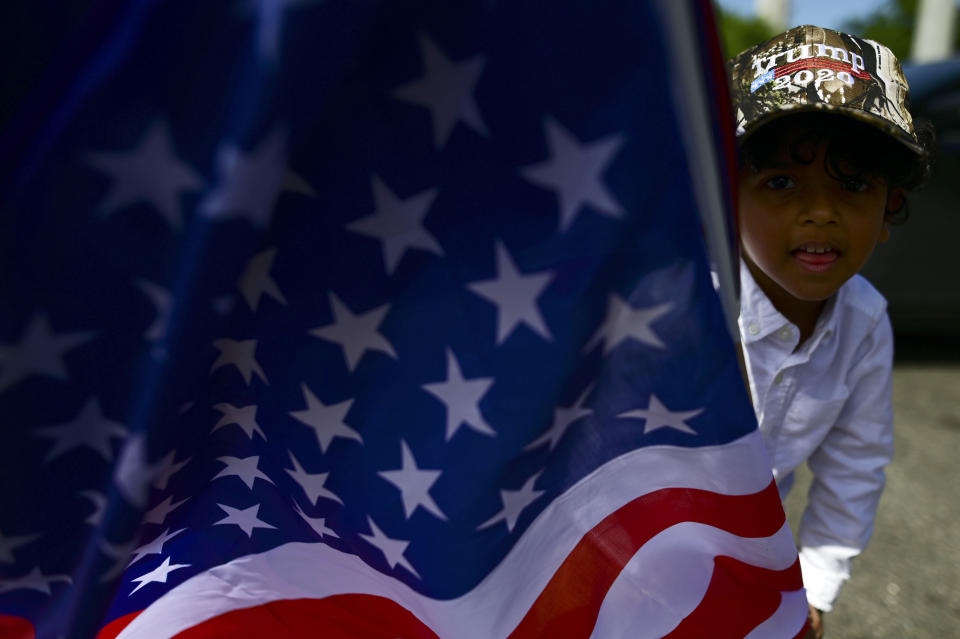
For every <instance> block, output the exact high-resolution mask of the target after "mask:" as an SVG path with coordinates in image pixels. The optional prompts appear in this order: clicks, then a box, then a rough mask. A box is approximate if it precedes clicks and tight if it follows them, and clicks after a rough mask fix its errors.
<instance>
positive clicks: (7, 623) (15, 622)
mask: <svg viewBox="0 0 960 639" xmlns="http://www.w3.org/2000/svg"><path fill="white" fill-rule="evenodd" d="M36 636H37V633H36V631H35V630H34V629H33V624H32V623H30V621H29V620H27V619H24V618H23V617H14V616H13V615H3V614H0V637H3V639H34V637H36Z"/></svg>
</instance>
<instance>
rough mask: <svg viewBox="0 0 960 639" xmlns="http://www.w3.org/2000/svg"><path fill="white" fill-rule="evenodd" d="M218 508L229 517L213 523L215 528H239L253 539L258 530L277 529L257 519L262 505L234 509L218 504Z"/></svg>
mask: <svg viewBox="0 0 960 639" xmlns="http://www.w3.org/2000/svg"><path fill="white" fill-rule="evenodd" d="M217 506H220V509H221V510H223V512H225V513H227V516H226V517H224V518H223V519H221V520H220V521H215V522H213V525H214V526H217V525H223V526H229V525H233V526H237V527H238V528H240V530H242V531H243V532H244V533H245V534H246V535H247V537H249V538H251V539H252V538H253V531H254V530H256V529H257V528H273V529H275V528H276V526H271V525H270V524H268V523H267V522H265V521H263V520H262V519H260V518H258V517H257V513H259V512H260V504H254V505H253V506H250V507H249V508H243V509H239V508H233V507H231V506H227V505H225V504H217Z"/></svg>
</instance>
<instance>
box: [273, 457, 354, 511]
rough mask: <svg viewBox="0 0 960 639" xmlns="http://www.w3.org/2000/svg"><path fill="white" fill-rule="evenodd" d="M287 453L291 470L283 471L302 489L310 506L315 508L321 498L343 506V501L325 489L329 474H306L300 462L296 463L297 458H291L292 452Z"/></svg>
mask: <svg viewBox="0 0 960 639" xmlns="http://www.w3.org/2000/svg"><path fill="white" fill-rule="evenodd" d="M287 452H288V453H289V454H290V459H291V461H293V470H290V469H289V468H284V470H285V471H287V474H289V475H290V476H291V477H293V481H295V482H297V484H299V485H300V488H302V489H303V492H304V494H305V495H306V496H307V499H308V500H309V501H310V505H311V506H316V505H317V500H318V499H320V498H321V497H323V498H324V499H332V500H333V501H335V502H337V503H338V504H340V505H341V506H342V505H343V500H342V499H340V498H339V497H337V496H336V495H335V494H334V493H333V492H331V491H330V490H329V489H328V488H327V487H326V483H327V477H328V476H329V475H330V473H308V472H307V471H305V470H304V469H303V466H301V465H300V462H299V461H297V458H296V457H294V456H293V452H291V451H287Z"/></svg>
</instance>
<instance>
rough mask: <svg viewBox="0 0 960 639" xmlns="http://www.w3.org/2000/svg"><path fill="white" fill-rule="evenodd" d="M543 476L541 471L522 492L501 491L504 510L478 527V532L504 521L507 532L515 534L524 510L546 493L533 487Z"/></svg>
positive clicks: (525, 485)
mask: <svg viewBox="0 0 960 639" xmlns="http://www.w3.org/2000/svg"><path fill="white" fill-rule="evenodd" d="M542 474H543V471H542V470H541V471H540V472H539V473H537V474H536V475H534V476H533V477H531V478H530V479H528V480H527V481H526V482H525V483H524V484H523V486H522V487H521V488H520V490H501V491H500V499H501V501H502V502H503V509H502V510H501V511H500V512H498V513H497V514H496V515H494V516H493V517H491V518H490V519H488V520H487V521H485V522H483V523H482V524H480V525H479V526H477V530H483V529H484V528H489V527H490V526H493V525H494V524H496V523H497V522H499V521H504V522H506V524H507V532H513V527H514V526H516V525H517V520H518V519H519V518H520V514H521V513H522V512H523V510H524V509H525V508H526V507H527V506H529V505H530V504H532V503H533V502H535V501H536V500H537V498H539V497H540V495H542V494H544V493H545V492H546V491H543V490H534V489H533V485H534V483H536V481H537V480H538V479H540V475H542Z"/></svg>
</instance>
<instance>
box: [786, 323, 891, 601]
mask: <svg viewBox="0 0 960 639" xmlns="http://www.w3.org/2000/svg"><path fill="white" fill-rule="evenodd" d="M860 350H861V352H863V355H862V356H861V357H860V358H859V359H858V360H856V361H855V363H854V364H853V366H852V367H851V370H850V374H849V375H848V376H847V378H846V379H847V384H848V387H849V388H850V389H851V392H850V396H849V398H848V400H847V402H846V403H845V405H844V407H843V409H842V410H841V412H840V415H839V417H838V419H837V422H836V424H834V426H833V428H831V429H830V431H829V433H828V434H827V436H826V437H825V438H824V440H823V442H822V443H821V444H820V446H819V447H818V448H817V449H816V451H814V453H813V454H812V455H811V456H810V458H809V460H808V464H809V466H810V470H811V471H812V473H813V482H812V484H811V486H810V492H809V495H808V498H807V507H806V510H805V511H804V514H803V519H802V520H801V522H800V531H799V541H800V565H801V569H802V571H803V581H804V586H805V587H806V589H807V600H808V601H809V602H810V604H811V605H813V606H815V607H816V608H819V609H821V610H824V611H829V610H832V609H833V604H834V601H835V600H836V598H837V594H838V593H839V591H840V587H841V586H842V585H843V583H844V582H845V581H846V580H847V579H848V578H849V577H850V561H851V559H852V558H853V557H855V556H856V555H858V554H859V553H860V552H861V551H862V550H863V549H864V548H865V547H866V545H867V541H869V539H870V535H871V534H872V533H873V524H874V518H875V516H876V512H877V505H878V503H879V501H880V494H881V493H882V492H883V487H884V482H885V473H884V467H885V466H886V465H887V464H888V463H889V462H890V460H891V459H893V408H892V399H891V398H892V368H893V331H892V329H891V328H890V320H889V318H888V317H887V314H886V313H885V312H884V313H883V314H882V316H881V317H880V318H879V321H878V322H877V323H876V325H875V326H874V330H873V331H871V332H870V333H869V334H868V336H867V338H866V339H865V340H864V343H863V346H862V348H861V349H860Z"/></svg>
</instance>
